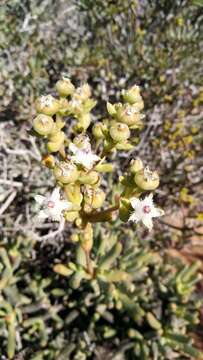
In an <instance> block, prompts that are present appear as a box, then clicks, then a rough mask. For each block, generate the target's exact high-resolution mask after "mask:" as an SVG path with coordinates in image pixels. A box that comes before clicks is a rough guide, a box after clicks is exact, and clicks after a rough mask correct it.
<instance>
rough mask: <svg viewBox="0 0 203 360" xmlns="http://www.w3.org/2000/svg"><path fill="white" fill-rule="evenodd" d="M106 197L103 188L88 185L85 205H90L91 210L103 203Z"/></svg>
mask: <svg viewBox="0 0 203 360" xmlns="http://www.w3.org/2000/svg"><path fill="white" fill-rule="evenodd" d="M105 197H106V195H105V193H104V191H103V190H101V189H92V188H91V187H88V188H86V192H85V195H84V201H85V205H87V206H89V207H90V211H91V209H98V208H100V207H101V206H102V205H103V203H104V200H105ZM87 212H88V211H87Z"/></svg>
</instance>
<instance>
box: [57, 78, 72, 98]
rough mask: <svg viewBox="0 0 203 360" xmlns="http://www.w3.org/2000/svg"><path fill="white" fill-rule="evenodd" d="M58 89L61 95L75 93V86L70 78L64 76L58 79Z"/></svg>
mask: <svg viewBox="0 0 203 360" xmlns="http://www.w3.org/2000/svg"><path fill="white" fill-rule="evenodd" d="M56 90H57V91H58V93H59V95H60V96H68V95H72V94H73V92H74V90H75V87H74V85H73V84H72V82H71V81H70V80H69V79H68V78H66V77H63V78H62V79H61V80H59V81H57V83H56Z"/></svg>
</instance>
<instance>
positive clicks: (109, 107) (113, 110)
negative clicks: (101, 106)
mask: <svg viewBox="0 0 203 360" xmlns="http://www.w3.org/2000/svg"><path fill="white" fill-rule="evenodd" d="M106 107H107V111H108V113H109V115H111V116H115V115H116V107H115V105H112V104H111V103H110V102H107V104H106Z"/></svg>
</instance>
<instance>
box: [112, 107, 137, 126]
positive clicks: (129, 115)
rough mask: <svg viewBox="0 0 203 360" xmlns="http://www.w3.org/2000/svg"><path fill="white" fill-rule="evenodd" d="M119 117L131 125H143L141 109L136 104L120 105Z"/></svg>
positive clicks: (117, 115) (121, 120)
mask: <svg viewBox="0 0 203 360" xmlns="http://www.w3.org/2000/svg"><path fill="white" fill-rule="evenodd" d="M116 117H117V119H118V120H119V121H120V122H122V123H124V124H127V125H129V126H131V125H137V126H141V125H142V121H141V117H142V116H141V114H140V113H139V109H138V108H137V107H136V106H129V105H124V106H122V107H119V108H118V110H117V114H116Z"/></svg>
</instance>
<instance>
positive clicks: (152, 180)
mask: <svg viewBox="0 0 203 360" xmlns="http://www.w3.org/2000/svg"><path fill="white" fill-rule="evenodd" d="M134 181H135V183H136V185H137V186H139V187H140V188H141V189H143V190H155V189H156V188H157V187H158V186H159V175H158V173H157V171H151V170H150V169H149V168H148V166H147V167H146V168H144V169H142V170H140V171H139V172H137V173H136V174H135V177H134Z"/></svg>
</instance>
